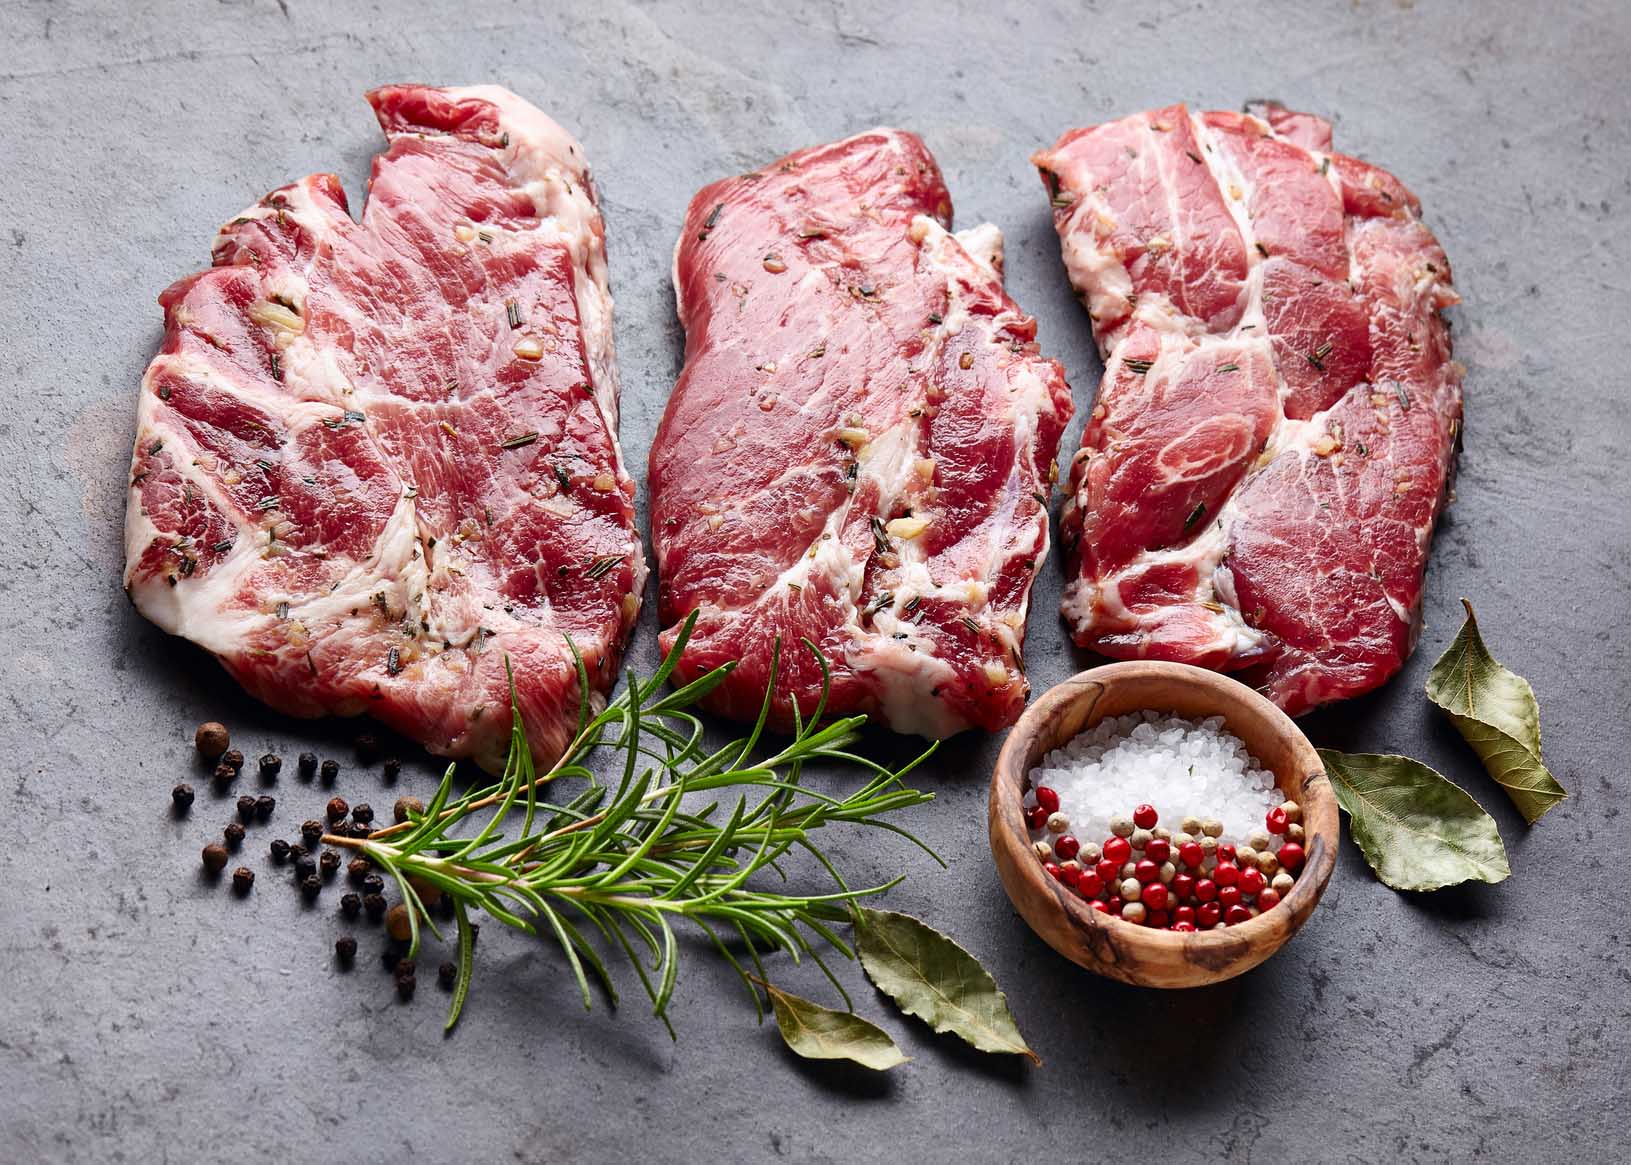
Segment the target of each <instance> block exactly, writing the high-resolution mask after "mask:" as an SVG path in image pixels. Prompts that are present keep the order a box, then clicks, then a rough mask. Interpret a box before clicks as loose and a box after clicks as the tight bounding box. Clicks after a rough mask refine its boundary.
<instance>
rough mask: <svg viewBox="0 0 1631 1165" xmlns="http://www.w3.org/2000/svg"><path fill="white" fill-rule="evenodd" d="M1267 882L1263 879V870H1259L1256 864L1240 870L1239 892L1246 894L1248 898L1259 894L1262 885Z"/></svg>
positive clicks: (1261, 890)
mask: <svg viewBox="0 0 1631 1165" xmlns="http://www.w3.org/2000/svg"><path fill="white" fill-rule="evenodd" d="M1267 884H1268V883H1266V882H1265V881H1264V880H1263V871H1261V870H1259V869H1258V868H1257V867H1256V866H1253V867H1252V868H1251V869H1249V870H1241V871H1240V892H1241V893H1242V894H1244V895H1246V897H1248V898H1251V897H1253V896H1255V895H1257V894H1261V893H1262V892H1263V887H1264V886H1266V885H1267Z"/></svg>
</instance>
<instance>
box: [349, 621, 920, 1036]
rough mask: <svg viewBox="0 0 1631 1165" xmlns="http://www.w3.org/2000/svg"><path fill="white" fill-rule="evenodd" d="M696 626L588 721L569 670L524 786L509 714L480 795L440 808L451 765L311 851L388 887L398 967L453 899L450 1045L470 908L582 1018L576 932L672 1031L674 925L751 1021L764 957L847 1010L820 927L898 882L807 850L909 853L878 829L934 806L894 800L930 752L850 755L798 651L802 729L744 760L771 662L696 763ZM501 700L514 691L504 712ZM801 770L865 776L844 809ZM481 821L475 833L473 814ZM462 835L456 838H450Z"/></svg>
mask: <svg viewBox="0 0 1631 1165" xmlns="http://www.w3.org/2000/svg"><path fill="white" fill-rule="evenodd" d="M694 622H695V617H694V616H693V617H692V618H691V619H688V620H687V621H686V623H685V624H684V626H683V627H682V628H681V631H680V635H679V637H678V639H677V641H676V642H675V644H674V647H673V649H672V650H671V651H670V652H669V653H668V655H667V657H666V658H665V659H664V660H663V662H662V665H661V666H660V667H659V668H658V669H657V671H656V672H655V673H654V674H653V675H652V676H651V677H650V678H649V679H644V680H642V679H640V678H639V677H638V676H636V675H634V674H633V672H632V671H631V672H630V673H629V675H628V683H627V686H626V687H625V688H624V689H623V691H622V692H621V693H620V694H619V695H618V696H617V697H616V698H615V699H613V700H612V701H611V702H610V703H609V704H608V705H607V706H606V708H605V710H604V711H602V712H600V713H598V714H596V715H591V714H590V709H591V704H590V694H589V679H588V674H587V672H586V671H585V669H584V667H583V663H582V661H581V660H579V661H578V681H579V689H580V710H579V716H578V725H579V728H578V733H577V735H576V736H575V737H574V738H573V740H572V743H571V744H570V745H568V747H567V749H566V751H565V753H564V754H563V755H562V757H561V759H560V760H559V761H558V762H556V764H555V765H554V766H553V767H552V768H551V769H550V770H549V771H548V772H546V773H543V774H541V775H540V774H539V773H537V772H536V770H535V768H534V766H533V762H532V753H531V751H530V750H529V749H528V747H527V738H526V732H525V730H524V729H523V728H522V725H521V718H520V716H516V715H512V717H511V724H512V727H511V731H510V751H509V758H508V762H507V764H506V766H505V769H504V773H503V775H502V776H501V777H500V778H499V780H498V781H497V782H496V783H494V784H491V785H487V786H485V787H482V788H479V789H475V790H472V791H469V792H467V793H465V794H464V795H463V796H459V797H455V796H454V789H453V785H454V768H453V766H451V765H450V766H449V767H448V769H447V772H446V774H445V775H444V776H443V778H442V783H441V786H440V787H439V788H438V789H437V791H436V796H435V797H434V798H433V800H432V801H431V803H430V805H429V806H427V807H426V809H425V811H424V812H423V813H422V814H418V815H415V816H414V817H413V818H412V819H411V820H409V821H407V822H404V823H402V824H401V825H398V826H393V827H391V828H389V829H385V830H381V831H379V832H378V833H375V834H374V835H373V836H371V837H369V838H366V839H358V838H350V837H337V836H325V837H324V838H323V841H324V842H325V843H326V844H329V845H335V846H344V847H348V848H350V849H354V850H357V851H360V852H361V853H362V854H363V855H364V856H366V857H367V858H368V859H370V860H371V861H372V862H373V863H374V864H375V865H376V866H378V867H379V868H380V869H381V870H382V871H384V872H385V874H386V875H387V876H389V877H390V878H391V879H393V880H394V881H395V882H396V885H397V889H398V890H399V891H400V893H401V895H402V901H403V902H404V903H405V904H406V906H407V908H408V917H409V920H410V924H411V935H410V946H409V951H408V957H409V958H414V957H416V955H417V952H418V949H419V940H420V934H421V931H422V930H423V929H426V928H428V929H429V930H430V931H431V932H432V933H433V934H436V936H437V937H438V938H440V937H441V934H440V932H439V931H438V930H437V929H436V924H435V922H434V921H433V920H432V918H431V916H430V913H429V911H428V910H427V909H426V905H425V900H424V896H425V894H426V893H428V891H429V889H430V888H432V887H434V889H435V890H437V891H439V892H440V893H442V894H446V895H449V896H450V897H451V899H452V902H453V913H454V917H455V919H456V920H457V924H458V952H459V956H458V969H459V970H458V978H457V981H456V984H455V987H454V991H453V1002H452V1006H451V1007H450V1009H449V1012H448V1017H447V1028H448V1029H449V1030H451V1029H452V1027H453V1025H454V1024H455V1023H457V1022H458V1019H459V1013H460V1011H461V1010H462V1009H463V1007H464V1001H465V997H466V995H467V993H468V991H469V987H470V978H471V971H472V966H473V961H472V951H473V945H474V944H473V937H474V936H473V932H472V930H471V926H470V915H471V912H472V911H474V910H481V911H484V912H485V913H487V914H488V915H490V916H492V917H493V918H495V919H497V920H498V921H499V922H502V923H504V924H505V925H507V926H512V927H515V928H516V929H518V930H522V931H525V932H527V933H529V934H536V935H539V936H540V937H547V938H550V939H552V940H553V941H554V942H555V943H556V944H558V945H559V946H560V948H561V951H562V953H563V954H564V955H565V957H566V961H567V964H568V965H569V966H570V967H571V969H572V973H573V975H574V977H575V978H576V979H577V982H578V987H579V989H580V991H581V993H582V995H583V1003H584V1007H585V1008H588V1007H590V1006H591V992H590V979H591V977H593V978H594V979H595V980H597V981H598V982H599V983H600V984H601V986H602V987H603V988H604V989H605V990H606V992H607V994H608V995H609V996H610V997H611V1000H612V1002H613V1004H614V1005H615V1004H616V1002H617V989H616V987H615V986H614V984H613V983H612V978H611V975H610V973H609V972H608V969H607V966H606V961H605V959H604V958H603V956H602V953H601V951H600V948H599V947H597V946H596V945H595V944H594V943H592V942H591V941H590V938H589V936H588V935H587V934H586V933H585V927H584V925H583V924H584V923H588V924H589V925H590V926H592V927H593V929H594V930H595V931H598V932H599V934H600V936H601V937H602V938H603V939H604V940H605V944H606V945H607V946H608V947H609V948H620V949H621V950H622V951H623V953H624V955H625V956H626V957H627V959H628V961H629V963H630V964H631V965H632V966H633V967H634V969H635V971H636V973H637V974H638V976H639V978H640V982H641V985H642V986H643V987H644V988H645V991H646V994H647V995H648V996H650V998H651V1001H652V1005H653V1012H654V1014H655V1015H657V1016H658V1017H659V1018H660V1019H662V1021H663V1023H664V1024H665V1025H666V1026H667V1027H668V1030H669V1032H670V1034H673V1030H674V1029H673V1025H672V1024H670V1023H669V1020H668V1015H667V1009H668V1003H669V1000H670V998H671V997H672V995H673V991H674V982H675V977H676V975H677V973H678V970H679V958H680V950H681V948H680V945H679V942H678V938H677V936H676V934H675V930H674V925H673V923H674V920H676V919H685V920H688V921H689V922H691V923H693V924H694V925H696V926H697V927H698V928H699V929H700V930H701V931H702V932H703V933H704V934H706V935H707V937H708V938H709V939H710V940H711V941H712V943H713V945H714V947H715V948H716V949H717V950H718V951H719V952H720V954H722V955H723V956H724V957H725V959H726V960H727V961H728V962H729V963H730V964H731V966H732V967H734V968H735V970H736V972H737V974H738V975H740V976H741V977H742V980H743V982H744V983H745V984H747V986H748V990H749V992H750V993H751V994H752V996H753V1000H754V1005H755V1007H756V1008H758V1007H761V1006H762V1004H761V1002H760V999H759V994H758V992H757V991H756V990H754V988H753V982H752V976H753V975H754V974H756V975H757V976H758V977H759V978H761V979H763V978H764V977H765V970H764V966H763V963H762V961H761V959H762V955H764V954H766V953H768V952H770V951H774V950H782V951H785V952H787V954H789V955H790V956H792V958H793V959H794V961H795V962H796V961H798V960H799V959H800V958H801V957H802V956H804V955H809V956H810V957H811V958H812V959H814V960H815V962H816V963H817V964H818V965H819V966H820V967H821V969H822V971H823V972H824V973H826V975H827V978H828V979H829V980H831V981H832V983H833V984H834V986H836V987H837V988H838V991H839V993H840V994H841V995H844V998H845V1000H846V1001H847V1000H848V995H847V994H846V993H845V992H844V988H843V986H842V985H841V984H840V983H839V982H838V980H837V978H836V977H835V976H834V975H833V974H832V972H831V970H830V969H829V968H828V967H827V965H826V963H825V962H824V961H823V960H822V955H821V948H822V946H826V947H829V948H831V949H832V950H836V951H837V952H839V953H840V954H842V955H843V956H844V957H845V958H853V957H854V955H853V952H852V951H851V949H850V947H849V945H848V944H847V943H846V942H845V941H844V939H843V938H841V937H840V936H839V935H838V934H837V932H836V931H835V930H834V926H835V925H839V924H842V923H844V922H847V921H849V920H850V918H851V917H852V911H853V909H854V907H853V904H854V903H855V902H856V901H858V900H859V899H862V898H865V897H867V896H869V895H873V894H878V893H881V892H882V891H884V890H887V889H888V888H889V887H891V886H893V885H895V883H896V882H898V881H899V880H900V879H899V878H895V879H892V880H891V881H889V882H886V883H884V884H882V885H876V886H869V887H866V888H863V889H851V888H850V886H849V883H848V882H847V881H846V879H845V878H844V876H843V875H842V874H841V873H840V872H839V870H838V868H837V867H836V866H835V865H834V863H833V861H832V859H831V857H830V856H829V855H828V854H827V853H826V852H825V851H824V850H823V848H822V847H821V845H820V844H818V841H817V840H816V838H815V837H814V836H812V835H814V834H816V833H817V832H818V831H819V830H820V829H821V828H822V827H824V826H826V825H829V824H833V823H837V822H847V823H850V824H854V825H863V826H872V827H875V828H878V829H885V830H888V831H890V832H892V833H897V834H900V835H901V836H902V837H905V838H907V839H908V840H910V841H912V842H913V843H915V844H917V845H919V846H922V845H923V843H922V842H920V841H918V839H917V838H915V837H913V836H912V834H911V833H909V832H908V831H907V830H905V829H903V828H902V827H900V826H898V825H896V824H894V823H893V822H892V821H887V820H884V818H885V817H886V815H888V814H891V813H894V812H895V811H897V810H901V809H906V808H908V807H910V806H913V805H920V804H923V803H924V802H926V801H930V800H932V799H933V794H932V793H925V792H921V791H919V790H916V789H913V788H910V787H908V786H907V785H906V783H905V781H904V779H903V778H904V777H905V776H906V774H907V773H908V772H910V771H911V770H912V769H913V768H915V767H916V766H917V765H918V764H919V763H920V762H921V761H922V760H923V759H925V758H926V757H927V756H928V755H929V754H930V753H932V752H933V751H934V748H933V746H930V748H929V749H928V751H926V752H924V753H923V754H922V756H920V757H918V758H917V760H915V761H913V762H912V763H911V764H909V765H907V766H906V767H905V768H902V769H900V770H898V771H891V770H890V769H887V768H885V767H883V766H881V765H878V764H875V763H873V762H872V761H869V760H867V759H866V758H864V757H861V756H858V755H856V754H855V753H853V752H851V751H849V746H850V745H851V744H853V743H854V742H855V741H856V739H857V738H858V736H859V730H860V727H861V725H862V724H864V723H865V722H866V717H864V716H848V717H842V718H839V719H835V720H831V721H828V722H826V723H823V722H822V720H823V715H824V712H825V708H826V699H827V666H826V661H825V660H824V659H823V658H822V657H821V653H820V652H819V651H818V650H817V649H816V648H815V646H814V645H813V644H811V643H809V641H808V640H806V641H805V643H806V646H807V647H809V649H810V650H811V651H812V652H813V653H814V654H815V656H816V659H817V660H818V661H819V663H820V665H821V669H822V676H823V682H822V694H821V700H820V702H819V703H818V704H817V706H816V707H815V709H813V710H812V711H811V713H810V714H809V715H808V716H807V717H806V716H801V715H800V713H799V709H798V708H797V705H796V704H795V706H794V709H793V717H794V726H795V731H794V733H793V736H792V738H791V739H790V740H787V741H786V742H785V743H782V744H781V745H780V747H778V748H775V749H774V751H771V752H770V755H768V756H766V757H764V758H763V759H758V760H756V759H754V756H755V753H756V752H757V751H758V750H759V749H760V745H761V740H762V737H763V734H764V728H765V723H766V720H767V718H768V716H769V713H770V707H771V704H770V694H771V692H772V691H773V690H774V687H775V675H776V664H777V660H778V655H779V652H773V653H772V657H771V676H770V681H769V683H768V684H767V686H766V692H765V700H764V704H763V707H762V708H761V710H760V714H759V719H758V721H757V723H755V724H754V726H753V728H752V730H751V731H750V732H749V733H748V734H747V736H745V737H743V738H741V739H739V740H735V741H732V742H731V743H729V744H727V745H725V746H724V747H723V748H720V749H717V750H715V751H713V752H705V751H704V744H703V724H702V721H701V720H699V719H698V718H697V716H696V715H694V714H693V713H692V711H691V710H690V709H692V708H693V707H694V706H695V705H696V704H697V703H698V701H700V700H701V699H702V698H703V697H704V696H706V695H707V694H708V693H709V692H710V691H712V690H713V689H714V688H715V687H717V686H718V685H719V683H720V682H721V681H722V680H723V679H724V678H725V676H726V675H727V674H728V673H729V672H730V670H731V667H732V666H733V665H731V664H726V665H724V666H721V667H718V668H715V669H714V670H713V671H711V672H709V673H707V674H706V675H704V676H702V677H700V678H699V679H697V680H694V681H692V682H691V683H689V684H685V685H684V686H682V687H679V688H676V689H674V690H671V691H670V690H665V685H666V684H667V682H668V679H669V676H670V675H671V674H672V672H673V669H674V665H675V663H676V662H677V661H678V659H679V656H680V652H681V651H682V650H683V649H684V647H685V643H686V641H687V639H688V638H689V636H690V632H691V628H692V626H693V624H694ZM514 699H515V693H514V683H513V678H512V684H511V701H512V708H513V705H514ZM602 751H604V752H605V753H606V754H609V756H610V757H611V758H612V764H611V765H607V764H604V763H602V764H597V765H596V767H598V768H603V769H606V768H610V770H611V771H613V772H615V773H616V774H617V783H616V786H615V788H611V787H608V786H607V785H606V784H604V783H603V782H602V781H601V780H600V779H599V778H598V777H597V776H596V772H595V768H592V767H591V764H590V762H591V761H592V760H598V759H599V758H598V757H597V756H596V754H597V753H600V752H602ZM812 762H825V763H836V764H839V765H844V766H853V767H855V768H859V769H862V770H864V771H865V772H866V773H867V774H868V777H867V780H866V781H865V783H864V784H862V785H861V787H860V788H858V789H856V790H855V791H854V792H852V793H850V794H848V795H847V796H829V795H827V794H825V793H822V792H819V791H818V790H815V789H812V788H810V787H808V786H806V785H804V784H803V783H801V780H800V778H801V775H802V772H803V769H804V767H805V766H806V765H808V764H811V763H812ZM571 778H577V779H580V780H582V781H585V782H587V784H586V787H584V788H583V789H582V791H581V792H578V793H577V794H576V795H575V796H573V797H571V798H569V799H566V800H564V801H561V802H552V801H545V800H543V799H541V798H540V796H539V791H540V790H541V789H542V788H544V787H545V786H546V785H551V784H553V783H554V782H557V781H563V780H567V779H571ZM705 793H712V794H715V795H716V797H718V796H721V795H723V796H724V797H725V798H727V799H728V798H729V797H730V796H731V795H732V794H734V804H733V805H731V806H730V807H729V808H728V810H727V809H722V805H721V801H720V800H718V799H710V800H708V801H707V803H706V804H703V805H700V806H699V805H698V803H697V802H698V798H697V794H705ZM750 799H751V803H750ZM489 809H490V810H491V811H492V812H491V813H490V815H488V816H487V818H486V820H485V821H481V822H480V823H479V825H478V824H477V820H476V819H477V815H478V814H481V813H483V812H484V811H486V810H489ZM515 814H519V815H520V829H519V830H518V831H516V833H515V834H514V836H513V837H512V836H506V835H505V834H504V833H501V832H500V827H501V826H502V825H503V824H504V823H505V822H506V821H509V820H512V815H515ZM720 818H723V821H721V820H720ZM460 826H467V827H468V828H469V829H470V830H471V832H469V834H468V835H467V836H461V835H457V834H456V831H457V830H458V829H459V827H460ZM923 848H924V849H925V850H927V847H926V846H925V847H923ZM795 850H803V851H805V852H806V853H808V854H809V855H810V856H811V857H813V858H814V860H815V861H816V863H817V864H818V865H819V866H820V867H821V870H822V871H823V873H824V877H823V881H824V882H825V881H827V880H829V879H830V883H829V884H826V885H822V886H820V887H819V890H818V889H814V888H812V889H804V888H799V889H792V888H790V887H789V886H788V885H787V878H788V872H787V871H786V870H784V869H783V865H782V863H783V859H784V858H787V857H788V856H789V855H790V854H792V852H793V851H795ZM928 852H930V854H931V856H934V855H933V853H932V851H928ZM936 860H937V861H938V860H939V859H938V857H936ZM767 870H768V871H771V872H773V873H775V874H777V875H780V877H781V885H780V886H778V887H777V888H775V889H770V888H766V887H764V886H761V885H759V884H758V881H756V880H755V875H758V874H761V873H763V872H764V871H767ZM733 947H734V948H735V949H734V950H733ZM741 956H745V960H744V958H743V957H741ZM744 961H746V962H747V963H749V964H750V965H751V967H752V968H753V970H752V971H751V972H750V971H749V970H748V968H747V967H745V966H744V965H743V964H744Z"/></svg>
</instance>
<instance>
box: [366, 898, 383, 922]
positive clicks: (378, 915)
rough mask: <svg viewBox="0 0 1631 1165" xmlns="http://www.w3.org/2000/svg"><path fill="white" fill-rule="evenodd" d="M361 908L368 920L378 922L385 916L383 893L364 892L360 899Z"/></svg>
mask: <svg viewBox="0 0 1631 1165" xmlns="http://www.w3.org/2000/svg"><path fill="white" fill-rule="evenodd" d="M362 908H363V911H364V912H365V913H366V914H367V915H368V921H369V922H378V921H379V920H380V919H382V918H384V917H385V895H383V894H365V895H364V896H363V900H362Z"/></svg>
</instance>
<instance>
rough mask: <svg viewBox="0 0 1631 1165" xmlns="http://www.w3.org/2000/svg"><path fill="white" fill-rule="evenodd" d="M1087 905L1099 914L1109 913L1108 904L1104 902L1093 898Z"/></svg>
mask: <svg viewBox="0 0 1631 1165" xmlns="http://www.w3.org/2000/svg"><path fill="white" fill-rule="evenodd" d="M1088 905H1089V906H1091V907H1092V908H1093V909H1094V910H1097V911H1098V912H1099V913H1100V914H1109V913H1110V904H1109V903H1108V902H1105V901H1104V900H1103V899H1100V898H1095V899H1093V901H1091V902H1089V903H1088Z"/></svg>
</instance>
